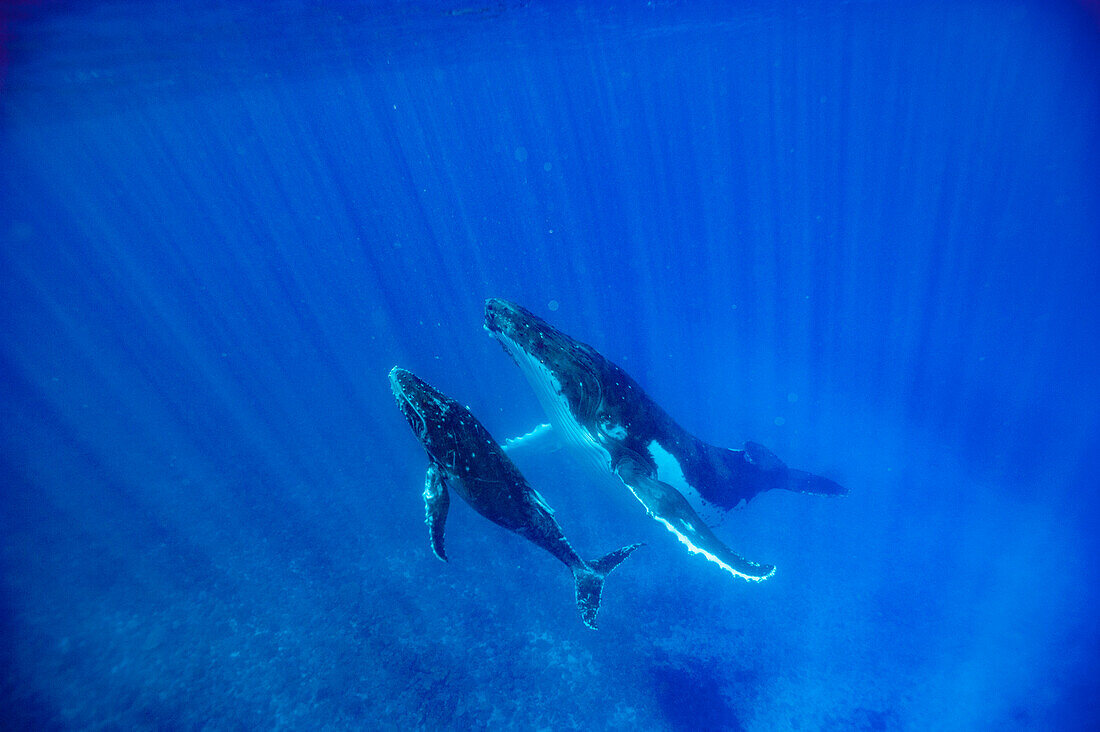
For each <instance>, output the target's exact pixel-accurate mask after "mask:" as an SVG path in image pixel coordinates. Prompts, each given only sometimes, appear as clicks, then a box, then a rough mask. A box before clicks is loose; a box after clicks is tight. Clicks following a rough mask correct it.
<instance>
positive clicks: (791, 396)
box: [787, 391, 798, 404]
mask: <svg viewBox="0 0 1100 732" xmlns="http://www.w3.org/2000/svg"><path fill="white" fill-rule="evenodd" d="M787 401H788V402H790V403H791V404H794V403H795V402H797V401H798V395H797V394H795V393H794V392H793V391H792V392H791V393H790V394H788V395H787Z"/></svg>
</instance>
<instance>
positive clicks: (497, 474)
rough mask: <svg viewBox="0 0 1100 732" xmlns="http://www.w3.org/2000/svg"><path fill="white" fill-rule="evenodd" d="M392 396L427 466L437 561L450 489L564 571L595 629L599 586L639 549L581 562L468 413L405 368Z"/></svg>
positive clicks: (393, 375)
mask: <svg viewBox="0 0 1100 732" xmlns="http://www.w3.org/2000/svg"><path fill="white" fill-rule="evenodd" d="M390 388H391V389H392V390H393V395H394V398H395V399H396V400H397V406H398V408H399V409H400V410H401V413H402V414H404V415H405V419H406V420H408V422H409V426H410V427H412V430H413V432H414V433H416V436H417V437H418V438H419V439H420V442H421V444H422V445H423V446H424V450H425V451H426V452H427V453H428V460H429V461H430V463H431V464H430V466H429V467H428V475H427V478H426V479H425V484H424V508H425V513H426V521H427V524H428V529H429V535H430V539H431V546H432V551H433V552H434V553H435V555H436V556H437V557H439V558H440V559H441V560H443V561H447V555H446V553H445V552H444V550H443V524H444V522H445V521H446V520H447V509H448V507H449V506H450V498H449V496H448V493H447V488H448V487H450V488H451V489H453V490H454V491H455V492H456V493H458V495H460V496H462V498H464V499H465V500H466V502H467V503H469V504H470V506H472V507H473V509H474V510H475V511H477V512H478V513H480V514H481V515H482V516H484V517H485V518H487V519H489V520H490V521H492V522H493V523H495V524H497V525H499V526H503V527H504V528H506V529H508V530H509V531H513V532H515V533H517V534H519V535H520V536H522V537H523V538H525V539H527V540H528V541H530V542H531V543H533V544H535V545H537V546H540V547H542V548H543V549H545V550H546V551H548V552H550V553H551V554H553V555H554V556H555V557H557V558H558V559H559V560H561V561H562V563H564V564H565V566H567V567H569V569H570V571H572V572H573V580H574V582H575V583H576V589H577V607H578V608H579V609H580V611H581V619H582V620H583V621H584V624H585V625H587V626H588V627H589V628H592V629H595V628H596V613H598V612H599V610H600V595H601V593H602V592H603V582H604V578H605V577H607V575H608V573H610V572H611V570H613V569H615V567H617V566H619V564H620V563H621V562H622V561H623V560H624V559H626V558H627V557H628V556H630V554H631V553H632V552H633V551H634V550H635V549H637V548H638V547H640V546H641V544H631V545H630V546H625V547H623V548H622V549H618V550H616V551H613V552H611V553H610V554H608V555H606V556H604V557H601V558H599V559H597V560H595V561H591V562H586V561H585V560H583V559H581V558H580V556H579V555H578V554H577V553H576V552H575V551H574V550H573V547H572V546H570V544H569V541H568V540H566V538H565V534H563V533H562V530H561V527H560V526H558V522H557V521H556V520H555V519H554V512H553V510H551V508H550V506H549V505H547V503H546V501H545V500H544V499H543V497H542V496H540V495H539V494H538V492H537V491H536V490H535V489H534V488H532V487H531V485H530V484H529V483H528V482H527V480H526V479H525V478H524V477H523V475H522V474H521V473H520V472H519V470H518V469H517V468H516V466H515V465H513V464H512V461H511V460H510V459H508V456H507V455H505V454H504V451H503V450H502V449H501V448H500V446H499V445H498V444H497V443H496V441H494V440H493V438H492V437H491V436H490V435H489V432H488V431H487V430H486V429H485V428H484V427H483V426H482V425H481V423H480V422H478V421H477V419H476V418H475V417H474V415H473V414H471V413H470V410H468V409H466V408H465V407H463V406H462V405H460V404H459V403H458V402H456V401H455V400H453V399H451V398H449V397H447V396H446V395H445V394H443V393H442V392H440V391H439V390H437V389H435V388H434V387H432V386H430V385H428V384H427V383H425V382H424V381H423V380H421V379H420V378H418V377H417V376H415V375H414V374H412V373H411V372H409V371H406V370H405V369H402V368H397V367H394V369H393V370H392V371H390Z"/></svg>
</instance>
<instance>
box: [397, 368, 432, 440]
mask: <svg viewBox="0 0 1100 732" xmlns="http://www.w3.org/2000/svg"><path fill="white" fill-rule="evenodd" d="M401 373H409V372H406V371H404V370H399V369H397V368H396V367H395V368H394V369H393V371H391V372H390V390H391V391H393V395H394V396H395V397H397V398H398V399H399V400H400V401H401V402H404V404H405V405H406V406H407V407H408V408H409V409H411V410H412V412H413V414H415V415H416V418H417V419H418V420H420V427H419V429H417V428H416V427H413V432H415V433H416V435H417V437H419V438H420V439H421V440H425V441H426V440H427V439H428V418H427V417H426V416H424V411H423V410H422V409H421V408H420V407H419V406H417V404H416V402H415V401H413V399H412V397H410V396H409V394H408V390H407V389H406V388H405V386H404V385H403V384H402V383H401V381H400V374H401ZM410 375H411V374H410ZM398 406H400V404H399V405H398ZM401 411H402V412H404V411H405V410H401ZM405 413H406V415H407V414H408V413H407V412H405Z"/></svg>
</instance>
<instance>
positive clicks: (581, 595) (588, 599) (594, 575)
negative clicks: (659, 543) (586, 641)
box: [573, 544, 642, 630]
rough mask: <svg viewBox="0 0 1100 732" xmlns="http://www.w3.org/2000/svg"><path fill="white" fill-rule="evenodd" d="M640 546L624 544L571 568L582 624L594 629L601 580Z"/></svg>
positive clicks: (600, 592)
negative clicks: (619, 547) (575, 584)
mask: <svg viewBox="0 0 1100 732" xmlns="http://www.w3.org/2000/svg"><path fill="white" fill-rule="evenodd" d="M640 546H642V544H631V545H630V546H624V547H623V548H622V549H616V550H615V551H613V552H611V553H610V554H605V555H604V556H602V557H600V558H599V559H596V560H594V561H591V562H585V563H584V564H583V565H581V566H578V567H575V568H574V569H573V581H574V582H576V583H577V609H579V610H580V611H581V619H582V620H583V621H584V624H585V625H587V626H588V627H589V628H591V629H592V630H595V629H596V613H598V612H599V611H600V596H601V595H602V594H603V581H604V580H605V579H606V578H607V575H609V574H610V573H611V570H613V569H615V567H618V566H619V565H620V564H622V562H623V560H624V559H626V558H627V557H629V556H630V555H631V554H633V553H634V550H635V549H637V548H638V547H640Z"/></svg>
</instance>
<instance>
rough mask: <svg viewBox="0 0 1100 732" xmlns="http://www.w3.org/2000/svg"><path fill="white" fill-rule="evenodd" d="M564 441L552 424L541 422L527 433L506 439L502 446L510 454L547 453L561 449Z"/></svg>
mask: <svg viewBox="0 0 1100 732" xmlns="http://www.w3.org/2000/svg"><path fill="white" fill-rule="evenodd" d="M561 446H562V442H561V439H560V436H559V435H558V433H557V432H556V431H555V430H554V428H553V426H552V425H550V424H540V425H539V426H538V427H536V428H535V429H533V430H531V431H530V432H528V433H527V434H525V435H520V436H519V437H513V438H512V439H510V440H505V442H504V444H503V445H501V448H503V449H504V452H506V453H508V455H509V456H510V457H511V456H515V455H516V454H523V453H546V452H555V451H557V450H560V449H561Z"/></svg>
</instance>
